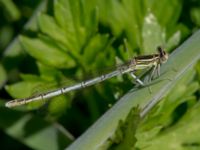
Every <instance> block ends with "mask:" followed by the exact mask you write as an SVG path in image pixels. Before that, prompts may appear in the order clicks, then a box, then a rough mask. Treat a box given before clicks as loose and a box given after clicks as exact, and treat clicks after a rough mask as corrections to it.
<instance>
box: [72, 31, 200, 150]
mask: <svg viewBox="0 0 200 150" xmlns="http://www.w3.org/2000/svg"><path fill="white" fill-rule="evenodd" d="M199 39H200V31H198V32H197V33H195V34H194V35H193V36H192V37H190V38H189V39H188V40H187V41H186V42H184V43H183V44H182V45H181V46H180V47H179V48H178V49H176V50H175V51H174V52H173V53H172V54H171V55H170V56H169V60H168V62H167V63H166V64H164V65H163V66H162V68H161V76H160V77H159V78H157V79H156V80H154V81H153V82H152V83H151V84H150V85H149V86H147V87H144V88H141V89H135V90H131V91H130V92H129V93H127V95H125V96H124V97H123V98H122V99H121V100H119V101H118V102H117V103H116V104H115V105H114V106H113V107H112V108H111V109H110V110H109V111H107V112H106V113H105V114H104V115H103V116H102V117H101V118H100V119H99V120H98V121H97V122H96V123H95V124H93V125H92V127H90V128H89V129H88V130H87V131H86V132H85V133H84V134H82V135H81V136H80V137H79V138H78V139H77V140H76V141H75V142H74V143H72V144H71V145H70V146H69V147H68V149H69V150H70V149H79V150H81V149H97V148H98V147H99V146H100V145H99V144H100V143H103V141H104V140H105V139H107V138H108V137H110V136H111V135H112V133H113V132H114V131H115V129H116V128H117V124H118V121H119V120H124V119H125V117H126V116H127V114H128V113H129V112H130V110H131V108H133V107H134V106H138V105H139V108H141V109H143V111H142V112H141V116H142V117H144V116H146V115H147V114H148V112H149V111H150V110H151V109H152V108H153V107H155V105H156V104H157V103H158V102H159V101H160V100H162V98H163V97H164V96H166V95H167V94H168V93H169V92H170V89H171V88H172V87H174V86H175V85H176V83H177V81H178V79H180V78H181V77H182V76H183V75H184V74H185V73H186V72H187V70H189V69H190V68H191V66H192V65H194V64H195V63H196V62H197V60H198V59H200V42H199ZM169 78H170V80H169ZM149 88H150V89H151V92H149Z"/></svg>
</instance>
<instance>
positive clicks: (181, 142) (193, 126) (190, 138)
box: [136, 103, 200, 150]
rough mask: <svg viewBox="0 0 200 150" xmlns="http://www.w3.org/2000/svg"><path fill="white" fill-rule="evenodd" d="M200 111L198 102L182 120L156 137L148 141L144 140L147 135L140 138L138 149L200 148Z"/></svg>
mask: <svg viewBox="0 0 200 150" xmlns="http://www.w3.org/2000/svg"><path fill="white" fill-rule="evenodd" d="M199 113H200V105H199V103H196V105H195V106H193V107H191V108H190V110H188V112H187V113H186V114H185V115H184V117H183V118H181V120H180V121H179V122H178V123H177V124H176V125H174V126H173V127H171V128H168V130H167V131H163V132H162V133H160V134H158V135H157V136H156V137H153V138H149V139H148V141H146V143H144V140H145V139H146V138H147V137H148V133H147V135H146V136H145V135H144V136H143V137H141V138H139V139H138V140H139V142H138V143H137V146H136V147H137V148H138V149H143V148H145V149H147V150H159V149H160V147H162V149H163V150H169V149H176V150H182V149H198V148H199V142H200V140H199V139H200V136H199V130H200V125H199V124H200V119H199V117H198V114H199Z"/></svg>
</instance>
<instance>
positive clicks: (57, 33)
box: [38, 14, 73, 45]
mask: <svg viewBox="0 0 200 150" xmlns="http://www.w3.org/2000/svg"><path fill="white" fill-rule="evenodd" d="M38 18H39V19H38V23H39V27H40V30H41V31H42V33H44V34H47V35H48V36H50V37H51V38H53V39H54V41H57V42H60V43H62V44H65V43H67V42H68V41H66V33H65V31H64V30H62V28H60V27H59V26H58V24H56V22H55V20H54V18H53V17H51V16H48V15H46V14H40V15H39V17H38ZM72 37H73V36H72ZM66 45H67V44H66Z"/></svg>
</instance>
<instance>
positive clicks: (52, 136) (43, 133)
mask: <svg viewBox="0 0 200 150" xmlns="http://www.w3.org/2000/svg"><path fill="white" fill-rule="evenodd" d="M0 114H1V115H0V127H1V128H2V129H4V132H6V133H7V134H8V135H9V136H11V137H14V138H15V139H18V140H19V141H20V142H22V143H23V144H25V145H27V146H29V147H30V148H32V149H43V150H49V149H54V150H59V149H63V148H64V147H65V146H66V145H67V144H69V143H70V142H71V141H72V137H71V136H70V135H67V134H68V133H67V131H66V130H65V129H64V128H63V129H62V126H60V125H59V124H57V123H53V124H52V123H50V122H47V121H44V120H43V119H41V118H40V117H36V116H33V115H31V114H27V113H26V114H24V113H22V112H19V111H16V110H10V109H8V108H5V107H4V105H2V104H1V105H0ZM64 130H65V131H64Z"/></svg>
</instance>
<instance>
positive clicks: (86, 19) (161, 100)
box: [0, 0, 200, 149]
mask: <svg viewBox="0 0 200 150" xmlns="http://www.w3.org/2000/svg"><path fill="white" fill-rule="evenodd" d="M3 2H4V1H3ZM9 2H10V1H9ZM4 3H5V4H6V2H4ZM7 4H8V3H7ZM194 4H196V6H195V7H194ZM199 8H200V4H199V2H198V1H193V2H189V1H188V2H184V1H180V0H161V1H158V0H150V1H149V0H145V1H141V0H109V1H107V0H84V1H82V0H76V1H74V0H57V1H53V4H52V6H51V5H46V3H45V2H42V3H41V5H40V7H39V9H37V10H36V12H35V14H34V15H33V16H32V18H31V19H30V21H29V23H28V24H27V25H26V26H25V27H24V30H25V32H24V33H23V34H20V33H19V36H18V37H17V38H16V40H15V41H14V42H12V43H11V44H10V45H9V47H8V48H7V50H6V51H5V53H4V54H3V57H2V61H1V62H2V64H1V66H0V73H1V78H0V83H1V84H2V85H3V84H4V83H5V81H6V80H8V81H9V83H11V84H7V85H6V86H5V89H6V91H7V93H9V95H10V96H12V97H13V98H24V97H28V96H30V95H37V94H40V93H41V92H46V91H47V90H49V89H50V90H54V89H56V88H58V87H61V86H64V85H65V83H63V81H65V82H66V84H67V85H68V84H69V85H70V84H74V83H76V82H78V81H81V80H82V77H83V76H85V74H89V75H90V76H95V75H96V70H99V68H103V67H105V66H113V65H114V63H115V59H116V57H117V58H119V60H121V61H125V60H127V59H128V58H129V57H130V56H129V57H127V54H126V53H125V52H124V48H123V44H124V43H123V42H124V41H125V43H126V46H127V47H128V50H129V51H130V52H129V53H131V54H133V55H134V56H135V55H137V54H151V53H155V49H156V47H157V46H163V47H165V48H166V50H167V51H168V52H170V51H172V49H174V48H175V47H178V46H179V45H180V43H182V42H183V40H184V39H186V38H188V36H189V35H191V34H192V33H193V32H194V31H195V30H197V28H198V26H199V18H200V17H199V16H200V13H199V10H200V9H199ZM8 10H9V11H10V14H13V13H14V12H15V11H16V9H13V11H11V9H8ZM186 10H187V11H186ZM188 14H189V15H190V16H188V17H187V19H186V18H184V17H185V15H188ZM16 15H17V14H16ZM13 17H14V18H17V17H16V16H13ZM199 39H200V33H199V32H197V33H196V34H195V35H194V36H192V37H191V39H190V40H188V41H187V42H184V44H183V45H182V46H181V47H180V48H178V49H177V50H175V52H173V53H172V54H171V55H170V59H169V61H168V63H167V64H165V65H164V66H162V67H161V77H159V78H157V79H155V80H154V81H153V82H152V83H150V85H149V86H147V87H145V88H134V89H133V90H132V91H130V92H128V91H129V90H130V89H131V88H132V87H133V85H132V83H131V80H130V79H131V78H130V77H129V76H124V77H117V78H115V79H111V80H110V81H106V82H105V84H102V86H94V87H92V88H91V89H86V90H83V91H79V92H77V93H75V92H72V93H68V94H66V95H62V96H58V97H55V98H53V99H51V100H49V101H45V102H34V103H30V104H28V105H25V106H23V107H19V108H17V109H16V110H15V109H13V110H9V109H7V108H4V106H3V102H2V101H1V102H2V104H1V107H0V111H1V113H0V114H1V115H0V120H1V123H0V127H1V128H2V129H4V130H5V132H6V133H7V134H8V135H10V136H11V137H14V138H16V139H17V140H19V141H20V142H21V143H23V144H25V145H27V146H28V147H30V148H33V149H64V148H65V147H68V146H69V144H70V143H71V142H72V140H73V136H72V135H71V134H70V133H68V129H69V131H71V132H72V133H75V134H76V135H80V134H81V133H83V131H85V129H86V128H88V127H89V125H90V124H91V123H93V122H94V121H96V119H97V118H98V117H100V116H101V115H102V113H103V112H104V113H105V114H104V115H103V116H102V117H101V118H100V119H99V120H98V121H96V122H95V124H93V125H92V126H91V127H90V128H89V129H88V130H87V131H86V132H85V133H84V134H82V136H80V138H78V139H77V140H76V141H75V142H74V143H73V144H72V145H71V146H69V147H68V148H69V149H158V148H160V147H164V148H165V149H184V148H185V149H192V148H193V147H197V148H199V142H200V141H199V140H198V139H199V135H198V130H199V128H200V125H199V119H198V117H197V116H198V113H199V104H198V102H197V101H198V100H199V92H200V91H199V79H200V68H199V66H200V65H199V63H198V64H197V65H196V68H195V69H194V68H193V66H194V64H195V63H196V62H197V60H198V59H199V58H200V56H199V54H200V51H199V50H200V46H199ZM100 73H101V72H100ZM19 80H20V81H19ZM50 84H52V85H54V87H53V88H52V87H50V88H47V89H44V88H42V87H43V86H44V85H50ZM47 87H48V86H47ZM4 92H5V91H4ZM123 95H125V96H123ZM122 96H123V97H122ZM120 97H122V98H121V99H120V100H119V101H118V102H117V103H116V104H114V103H115V102H116V100H118V99H119V98H120ZM108 104H114V106H113V107H112V108H110V110H109V111H107V110H108ZM30 110H32V112H30ZM35 111H37V112H39V113H38V114H40V115H41V114H42V116H40V117H38V115H37V113H34V112H35ZM43 112H44V113H43ZM5 116H6V117H5ZM30 129H33V130H32V131H31V130H30ZM183 133H185V136H183ZM169 143H170V144H169Z"/></svg>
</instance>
